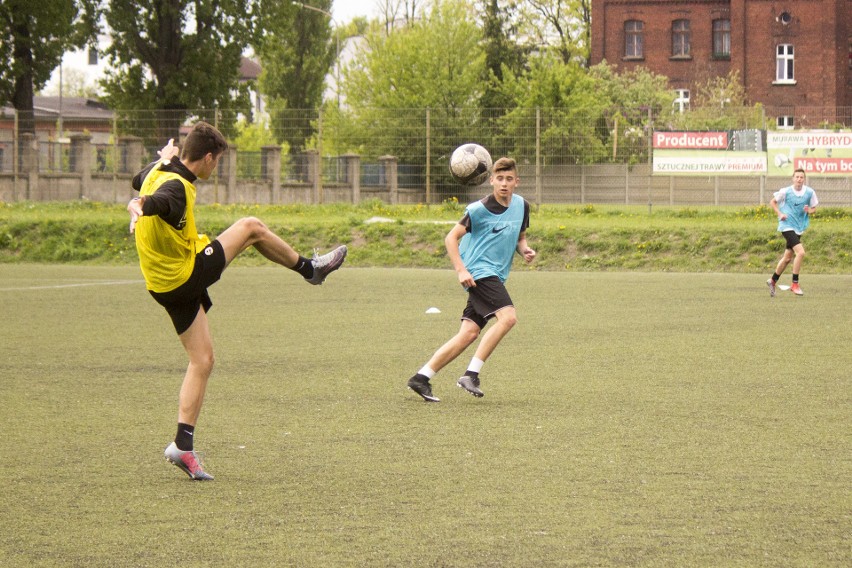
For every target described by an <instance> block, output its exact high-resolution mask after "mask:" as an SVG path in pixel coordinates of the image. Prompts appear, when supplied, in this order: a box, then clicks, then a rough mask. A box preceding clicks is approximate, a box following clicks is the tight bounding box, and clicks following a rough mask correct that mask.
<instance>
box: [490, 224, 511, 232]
mask: <svg viewBox="0 0 852 568" xmlns="http://www.w3.org/2000/svg"><path fill="white" fill-rule="evenodd" d="M508 228H509V227H508V225H503V226H502V227H499V228H497V227H494V228H493V229H491V232H492V233H499V232H501V231H502V230H503V229H508Z"/></svg>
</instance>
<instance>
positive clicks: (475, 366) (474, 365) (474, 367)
mask: <svg viewBox="0 0 852 568" xmlns="http://www.w3.org/2000/svg"><path fill="white" fill-rule="evenodd" d="M484 364H485V361H483V360H482V359H477V358H476V357H474V358H473V359H471V360H470V365H468V366H467V370H468V371H471V372H473V373H479V371H481V370H482V366H483V365H484Z"/></svg>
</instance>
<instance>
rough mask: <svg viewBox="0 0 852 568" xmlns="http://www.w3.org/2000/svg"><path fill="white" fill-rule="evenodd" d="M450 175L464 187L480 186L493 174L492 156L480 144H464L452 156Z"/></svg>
mask: <svg viewBox="0 0 852 568" xmlns="http://www.w3.org/2000/svg"><path fill="white" fill-rule="evenodd" d="M450 173H451V174H453V177H454V178H456V180H458V181H459V182H461V183H462V184H463V185H480V184H482V183H483V182H484V181H485V180H487V179H488V175H489V174H490V173H491V154H489V153H488V150H486V149H485V148H483V147H482V146H480V145H479V144H473V143H470V144H462V145H461V146H459V147H458V148H456V149H455V151H454V152H453V155H452V156H450Z"/></svg>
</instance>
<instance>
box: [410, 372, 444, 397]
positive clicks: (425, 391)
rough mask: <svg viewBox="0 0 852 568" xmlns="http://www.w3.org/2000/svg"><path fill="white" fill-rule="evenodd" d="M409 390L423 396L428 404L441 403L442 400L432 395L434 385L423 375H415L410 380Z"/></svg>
mask: <svg viewBox="0 0 852 568" xmlns="http://www.w3.org/2000/svg"><path fill="white" fill-rule="evenodd" d="M408 388H410V389H411V390H413V391H414V392H416V393H417V394H419V395H420V396H422V397H423V400H425V401H426V402H441V399H440V398H438V397H437V396H435V395H433V394H432V385H430V384H429V379H427V378H426V377H424V376H423V375H414V376H413V377H411V378H410V379H408Z"/></svg>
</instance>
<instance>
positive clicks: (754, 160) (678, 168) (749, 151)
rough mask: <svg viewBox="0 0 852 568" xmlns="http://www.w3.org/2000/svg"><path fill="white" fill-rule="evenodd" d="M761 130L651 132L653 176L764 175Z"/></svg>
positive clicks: (764, 164) (763, 144)
mask: <svg viewBox="0 0 852 568" xmlns="http://www.w3.org/2000/svg"><path fill="white" fill-rule="evenodd" d="M764 134H765V132H764V131H762V130H728V131H719V132H690V131H681V132H671V131H659V130H658V131H654V134H653V137H654V138H653V150H654V156H653V173H654V174H656V175H669V176H676V175H684V176H696V175H710V176H744V175H765V174H766V166H767V164H766V143H765V137H764Z"/></svg>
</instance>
